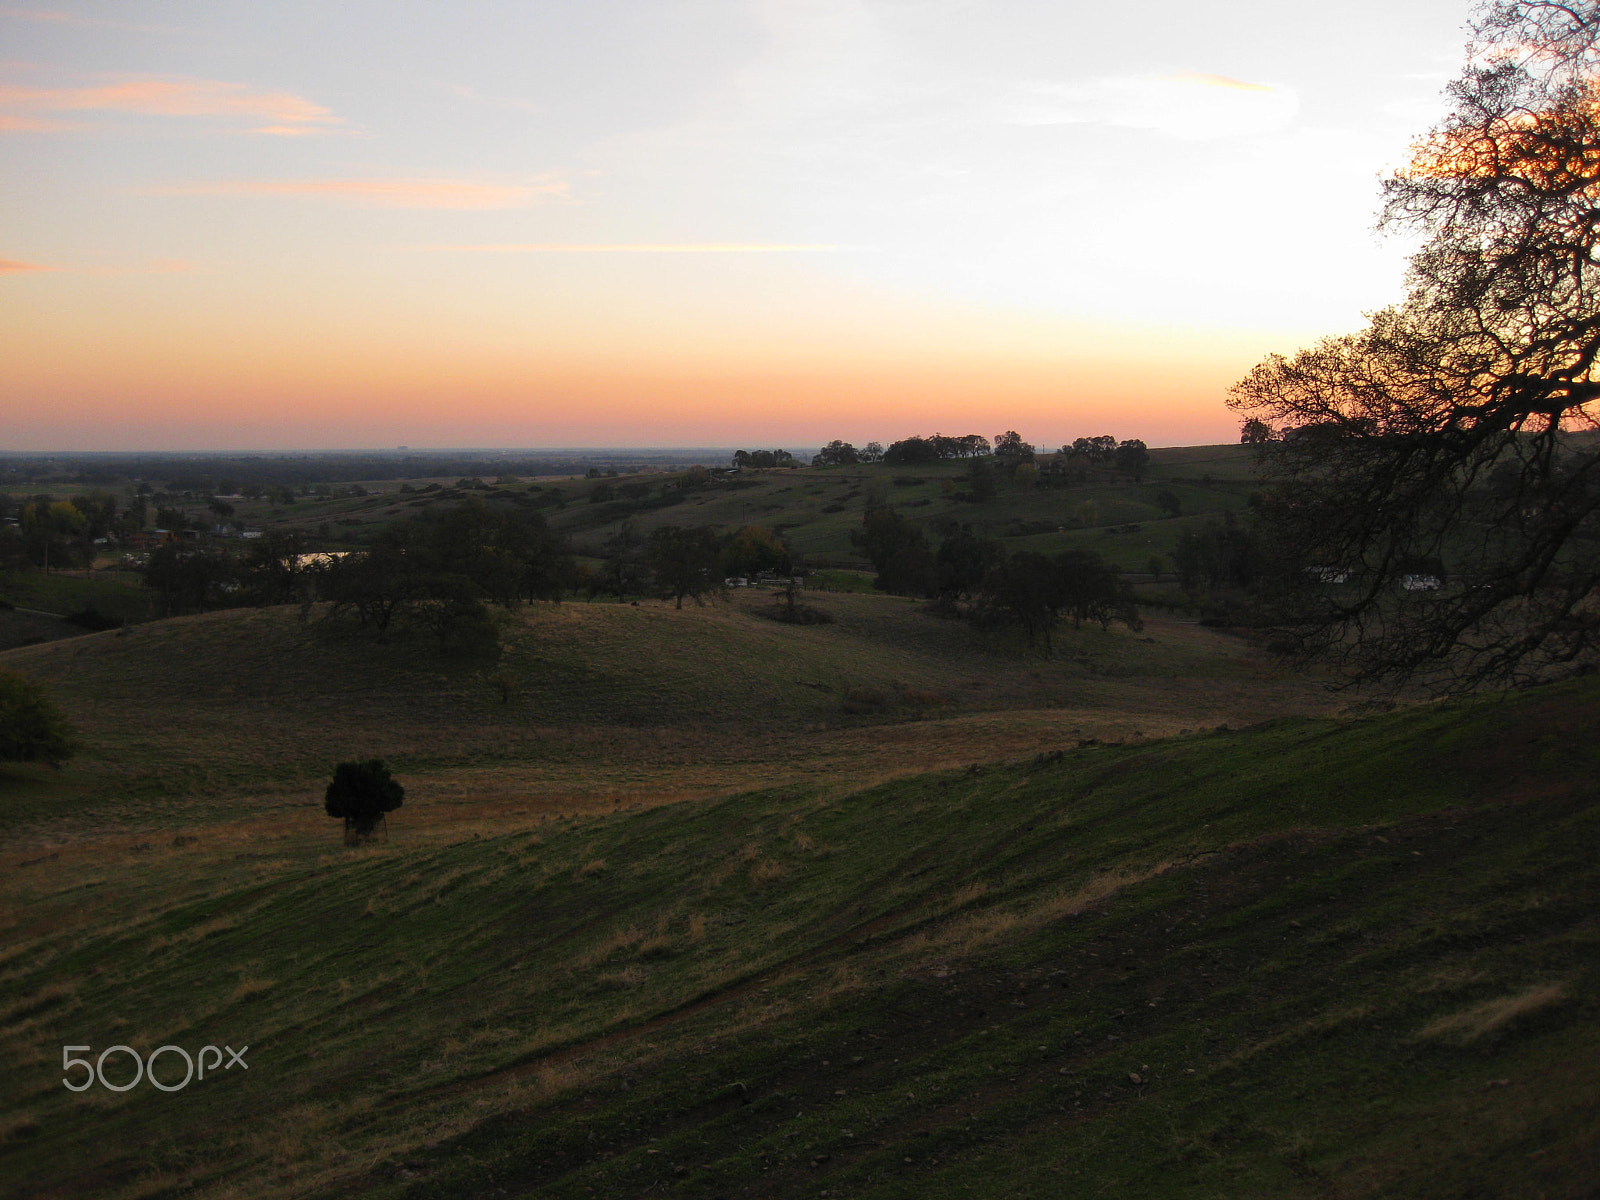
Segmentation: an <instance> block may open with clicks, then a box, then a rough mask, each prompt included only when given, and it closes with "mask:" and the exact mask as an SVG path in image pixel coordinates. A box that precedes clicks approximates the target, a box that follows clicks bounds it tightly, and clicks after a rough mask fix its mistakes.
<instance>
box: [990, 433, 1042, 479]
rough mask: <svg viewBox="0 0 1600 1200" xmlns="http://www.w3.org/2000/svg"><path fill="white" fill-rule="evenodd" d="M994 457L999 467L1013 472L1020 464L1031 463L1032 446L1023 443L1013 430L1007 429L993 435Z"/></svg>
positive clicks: (1019, 435)
mask: <svg viewBox="0 0 1600 1200" xmlns="http://www.w3.org/2000/svg"><path fill="white" fill-rule="evenodd" d="M994 457H995V460H996V461H997V462H999V463H1000V465H1001V466H1004V467H1008V468H1011V469H1013V470H1014V469H1015V468H1016V467H1017V466H1019V465H1020V464H1022V463H1025V462H1032V461H1033V446H1032V445H1030V444H1029V443H1027V442H1025V441H1023V440H1022V435H1021V434H1020V433H1018V432H1017V431H1016V430H1015V429H1008V430H1007V431H1006V432H1005V433H1001V434H996V435H995V439H994Z"/></svg>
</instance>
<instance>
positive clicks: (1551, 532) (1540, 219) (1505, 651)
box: [1230, 0, 1600, 687]
mask: <svg viewBox="0 0 1600 1200" xmlns="http://www.w3.org/2000/svg"><path fill="white" fill-rule="evenodd" d="M1473 29H1474V44H1473V46H1472V47H1471V54H1470V57H1469V60H1468V61H1469V65H1468V66H1467V68H1466V69H1465V71H1463V73H1462V74H1461V76H1460V77H1459V78H1458V79H1457V80H1456V81H1455V82H1454V83H1453V84H1451V85H1450V89H1449V95H1450V98H1451V100H1452V102H1453V106H1452V108H1451V111H1450V112H1449V114H1448V115H1447V116H1446V117H1445V118H1444V120H1443V121H1442V122H1441V123H1440V124H1439V125H1438V126H1437V127H1435V128H1434V129H1433V130H1432V131H1431V132H1430V133H1429V134H1428V135H1427V136H1426V137H1425V138H1423V139H1422V140H1421V141H1420V142H1419V143H1418V144H1417V146H1416V148H1415V149H1414V151H1413V156H1412V160H1411V163H1410V165H1409V166H1408V167H1406V168H1405V169H1403V170H1401V171H1399V172H1397V173H1396V174H1395V176H1394V177H1393V178H1392V179H1390V180H1388V181H1387V182H1386V183H1385V185H1384V193H1385V198H1384V206H1383V211H1382V224H1383V225H1385V226H1388V227H1391V228H1399V229H1403V230H1408V231H1416V232H1421V233H1423V234H1424V235H1426V237H1427V240H1426V242H1425V243H1424V244H1423V247H1422V249H1421V250H1420V251H1419V252H1418V253H1417V254H1416V256H1415V257H1414V258H1413V259H1412V260H1411V269H1410V276H1409V280H1408V294H1407V297H1406V299H1405V301H1404V302H1403V303H1401V304H1399V305H1398V306H1396V307H1393V308H1389V309H1386V310H1384V311H1382V312H1379V313H1377V314H1375V315H1374V316H1373V317H1372V319H1371V324H1370V325H1369V326H1368V327H1367V328H1366V329H1365V330H1364V331H1362V332H1360V333H1357V334H1353V335H1351V336H1348V337H1341V338H1332V339H1328V340H1325V341H1323V342H1321V343H1319V344H1318V345H1317V346H1315V347H1313V348H1312V349H1309V350H1304V351H1301V352H1300V353H1299V354H1297V355H1295V356H1294V357H1293V358H1284V357H1282V356H1276V355H1275V356H1273V357H1271V358H1269V359H1267V360H1266V361H1265V362H1263V363H1261V364H1260V365H1259V366H1257V367H1256V368H1255V370H1254V371H1252V372H1251V374H1250V375H1249V376H1248V377H1246V378H1245V379H1244V380H1242V381H1241V382H1240V383H1238V384H1236V385H1235V387H1234V390H1233V395H1232V399H1231V401H1230V403H1231V404H1232V406H1233V407H1234V408H1235V409H1236V410H1237V411H1238V412H1239V413H1240V414H1241V415H1242V416H1244V417H1245V418H1246V419H1245V422H1244V438H1245V440H1246V441H1250V442H1253V443H1254V444H1256V445H1257V446H1258V447H1259V448H1260V449H1261V450H1262V452H1263V457H1264V461H1265V464H1266V469H1267V472H1268V475H1269V479H1270V480H1271V482H1272V484H1273V486H1272V487H1271V488H1270V489H1269V490H1268V491H1267V492H1266V493H1265V494H1264V495H1263V497H1262V502H1261V505H1260V513H1261V515H1262V517H1263V528H1264V530H1265V532H1266V533H1267V534H1268V535H1269V538H1270V542H1271V546H1270V548H1271V549H1272V550H1273V552H1274V554H1275V555H1276V556H1277V557H1278V558H1279V561H1280V562H1282V563H1283V564H1284V566H1285V568H1286V569H1285V570H1284V572H1283V575H1284V579H1285V582H1286V583H1288V584H1289V585H1290V594H1291V595H1292V596H1293V597H1294V599H1295V603H1294V604H1293V605H1292V607H1291V611H1292V612H1293V613H1294V615H1295V616H1296V617H1297V618H1298V620H1299V622H1300V626H1301V631H1302V633H1303V635H1304V636H1305V638H1306V642H1307V645H1308V646H1309V647H1310V648H1312V649H1321V650H1324V651H1330V652H1332V653H1333V654H1334V655H1335V656H1337V657H1339V658H1341V659H1343V660H1344V661H1345V662H1346V664H1347V665H1348V666H1349V667H1350V668H1351V678H1353V679H1355V680H1358V681H1365V682H1383V683H1389V684H1398V683H1400V682H1402V681H1404V680H1406V679H1410V678H1421V677H1429V676H1431V681H1432V682H1433V683H1434V685H1435V686H1436V687H1447V686H1454V685H1461V684H1467V685H1473V684H1480V683H1486V682H1494V683H1513V684H1514V683H1520V682H1531V681H1533V680H1537V679H1541V678H1548V677H1550V676H1551V675H1553V674H1557V673H1561V672H1563V671H1570V670H1573V669H1576V668H1580V667H1584V666H1585V665H1588V664H1592V663H1593V662H1594V661H1595V659H1596V657H1597V651H1600V606H1597V605H1596V603H1595V594H1596V588H1597V586H1600V447H1597V446H1596V444H1595V442H1594V441H1593V440H1586V439H1584V438H1582V437H1574V436H1573V435H1574V434H1575V433H1578V432H1580V431H1583V430H1592V429H1594V428H1595V426H1596V424H1597V421H1596V409H1595V402H1596V400H1597V399H1600V379H1597V375H1596V363H1597V361H1600V0H1571V2H1569V3H1562V4H1556V3H1548V2H1542V0H1490V2H1487V3H1485V4H1484V5H1483V6H1482V7H1481V8H1480V9H1479V11H1478V15H1477V18H1476V20H1475V21H1474V24H1473ZM1418 562H1436V563H1441V564H1443V567H1444V571H1445V574H1444V575H1443V576H1442V578H1440V579H1439V580H1437V581H1436V582H1437V584H1438V586H1436V587H1431V588H1428V589H1415V588H1414V587H1408V586H1407V584H1408V580H1407V579H1406V576H1407V575H1411V576H1412V577H1413V579H1414V578H1415V564H1416V563H1418ZM1338 577H1342V578H1348V580H1349V583H1348V584H1347V585H1341V586H1340V587H1330V586H1328V584H1327V583H1326V582H1324V581H1327V580H1329V579H1332V578H1338Z"/></svg>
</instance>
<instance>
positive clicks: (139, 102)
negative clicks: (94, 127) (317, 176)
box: [0, 77, 343, 133]
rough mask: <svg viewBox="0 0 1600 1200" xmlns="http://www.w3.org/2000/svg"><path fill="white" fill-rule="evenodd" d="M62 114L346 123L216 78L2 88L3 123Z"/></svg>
mask: <svg viewBox="0 0 1600 1200" xmlns="http://www.w3.org/2000/svg"><path fill="white" fill-rule="evenodd" d="M6 110H9V112H7V111H6ZM60 112H120V113H134V114H137V115H140V116H159V117H222V118H242V119H246V120H264V121H266V122H267V124H266V125H265V126H262V127H259V128H258V129H257V130H256V132H258V133H282V132H285V131H293V132H295V133H318V132H321V133H326V132H331V131H332V129H333V128H334V127H337V126H339V125H341V124H343V121H342V120H341V118H339V117H336V116H335V115H334V114H333V113H332V112H330V111H329V110H328V109H326V108H324V107H323V106H322V105H320V104H317V103H315V102H313V101H311V100H307V99H306V98H305V97H304V96H297V95H295V94H294V93H293V92H270V91H260V90H257V89H255V88H251V87H249V86H247V85H245V84H242V83H227V82H224V81H222V80H217V79H163V78H148V77H135V78H123V79H119V80H115V81H113V82H109V83H102V84H97V85H94V86H90V87H64V88H63V87H27V86H23V85H20V84H0V118H6V117H10V118H12V119H21V120H29V119H32V118H30V117H28V116H27V115H26V114H30V113H60Z"/></svg>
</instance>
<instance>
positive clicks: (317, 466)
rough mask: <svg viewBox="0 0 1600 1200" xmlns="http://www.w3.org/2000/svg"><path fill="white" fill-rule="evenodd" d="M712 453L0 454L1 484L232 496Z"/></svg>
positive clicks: (580, 469) (543, 471) (677, 460)
mask: <svg viewBox="0 0 1600 1200" xmlns="http://www.w3.org/2000/svg"><path fill="white" fill-rule="evenodd" d="M709 457H715V458H719V459H720V458H721V457H722V456H721V454H720V453H715V454H714V455H706V454H698V453H696V452H691V451H679V452H676V453H674V452H673V451H670V450H665V451H660V452H652V451H643V452H640V453H638V454H633V453H628V454H619V455H617V456H615V457H607V456H605V455H602V454H594V455H583V456H575V455H564V454H537V453H509V454H508V453H502V452H498V451H496V452H488V451H484V452H465V451H440V452H438V453H430V452H426V451H417V452H414V453H400V452H395V453H389V454H380V453H356V454H341V453H325V454H310V453H308V454H92V455H82V456H73V455H49V456H46V455H8V456H3V457H0V480H4V481H10V482H25V481H33V480H51V481H54V482H58V483H61V484H70V485H80V484H81V485H85V486H93V485H97V484H98V485H106V484H112V483H116V482H119V481H122V480H128V479H144V480H156V481H160V482H162V483H164V484H166V486H167V488H168V489H169V490H171V491H174V492H194V493H200V494H207V495H211V494H218V493H224V494H227V493H233V492H240V491H243V490H244V489H245V488H247V487H252V486H254V487H265V486H267V485H270V484H280V485H289V486H298V485H302V484H313V483H352V482H355V481H356V480H385V479H428V478H445V477H453V476H486V477H488V478H495V477H499V476H508V475H511V476H528V475H583V474H585V473H587V472H588V471H589V470H591V469H593V468H594V467H595V466H596V464H599V465H600V466H602V467H614V468H617V469H619V470H626V469H628V468H629V467H664V468H671V467H684V466H687V465H689V464H691V463H694V462H699V461H702V460H705V459H708V458H709Z"/></svg>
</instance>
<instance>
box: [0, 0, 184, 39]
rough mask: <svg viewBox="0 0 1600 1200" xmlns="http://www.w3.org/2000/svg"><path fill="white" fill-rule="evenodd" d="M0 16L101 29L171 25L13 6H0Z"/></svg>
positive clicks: (157, 29) (158, 29) (150, 29)
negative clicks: (144, 23) (145, 23)
mask: <svg viewBox="0 0 1600 1200" xmlns="http://www.w3.org/2000/svg"><path fill="white" fill-rule="evenodd" d="M0 17H13V18H15V19H17V20H19V21H41V22H48V23H52V24H58V25H90V26H97V27H99V28H101V29H137V30H139V31H140V32H142V33H170V32H172V29H171V27H170V26H162V25H136V24H133V23H131V22H128V21H108V20H106V19H105V18H104V17H85V16H81V15H79V14H78V13H68V12H59V11H57V10H55V9H48V8H12V7H10V6H9V5H5V6H0Z"/></svg>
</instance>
